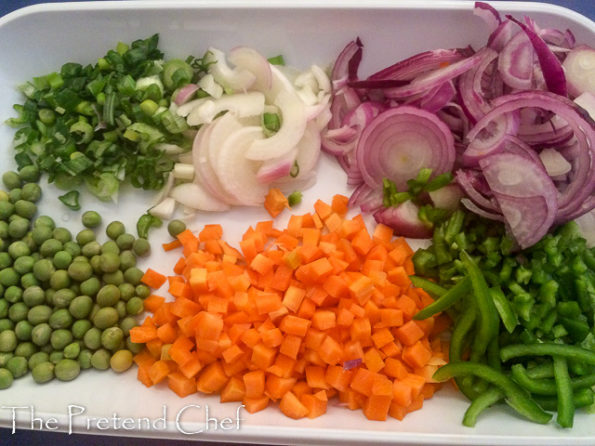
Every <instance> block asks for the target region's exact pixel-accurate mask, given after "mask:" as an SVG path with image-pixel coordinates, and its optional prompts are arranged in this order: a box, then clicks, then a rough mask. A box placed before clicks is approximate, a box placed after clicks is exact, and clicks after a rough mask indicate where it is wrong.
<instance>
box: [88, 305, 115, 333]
mask: <svg viewBox="0 0 595 446" xmlns="http://www.w3.org/2000/svg"><path fill="white" fill-rule="evenodd" d="M118 319H119V315H118V312H117V311H116V309H115V308H112V307H104V308H100V309H99V311H97V313H95V315H94V316H93V324H95V326H96V327H97V328H99V329H101V330H103V329H105V328H108V327H111V326H113V325H115V324H116V323H118Z"/></svg>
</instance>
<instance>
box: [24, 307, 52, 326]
mask: <svg viewBox="0 0 595 446" xmlns="http://www.w3.org/2000/svg"><path fill="white" fill-rule="evenodd" d="M51 315H52V309H51V308H50V307H49V306H47V305H35V306H34V307H32V308H31V309H30V310H29V312H28V313H27V320H28V321H29V322H30V323H31V324H32V325H38V324H42V323H44V322H47V321H49V320H50V316H51Z"/></svg>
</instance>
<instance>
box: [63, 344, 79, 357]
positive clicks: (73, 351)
mask: <svg viewBox="0 0 595 446" xmlns="http://www.w3.org/2000/svg"><path fill="white" fill-rule="evenodd" d="M80 352H81V345H80V344H79V343H78V342H76V341H75V342H71V343H70V344H68V345H67V346H66V347H64V357H65V358H67V359H76V358H78V356H79V354H80Z"/></svg>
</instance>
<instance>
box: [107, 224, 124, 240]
mask: <svg viewBox="0 0 595 446" xmlns="http://www.w3.org/2000/svg"><path fill="white" fill-rule="evenodd" d="M125 232H126V227H125V226H124V223H122V222H121V221H112V222H111V223H110V224H108V225H107V227H106V228H105V233H106V234H107V236H108V237H109V238H111V239H112V240H116V239H117V238H118V237H119V236H120V235H122V234H124V233H125Z"/></svg>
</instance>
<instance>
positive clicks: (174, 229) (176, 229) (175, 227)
mask: <svg viewBox="0 0 595 446" xmlns="http://www.w3.org/2000/svg"><path fill="white" fill-rule="evenodd" d="M185 230H186V223H184V222H183V221H181V220H171V221H170V222H169V223H168V224H167V232H169V235H171V236H172V237H177V236H178V234H180V233H181V232H184V231H185Z"/></svg>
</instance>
